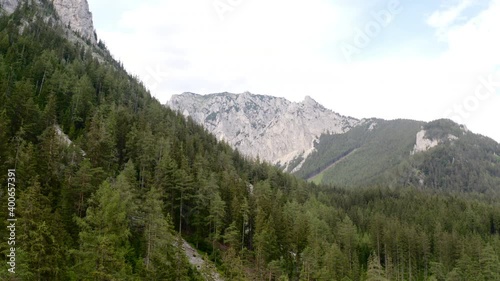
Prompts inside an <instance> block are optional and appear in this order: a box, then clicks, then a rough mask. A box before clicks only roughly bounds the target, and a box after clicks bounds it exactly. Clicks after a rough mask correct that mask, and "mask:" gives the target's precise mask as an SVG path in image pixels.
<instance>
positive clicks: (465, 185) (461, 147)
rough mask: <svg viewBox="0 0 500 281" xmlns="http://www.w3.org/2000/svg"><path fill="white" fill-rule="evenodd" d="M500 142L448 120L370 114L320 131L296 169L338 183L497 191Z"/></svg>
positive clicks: (499, 188)
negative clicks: (352, 124)
mask: <svg viewBox="0 0 500 281" xmlns="http://www.w3.org/2000/svg"><path fill="white" fill-rule="evenodd" d="M497 155H500V145H499V144H498V143H496V142H495V141H493V140H491V139H489V138H486V137H483V136H480V135H476V134H473V133H472V132H470V131H468V130H467V129H466V128H465V127H463V126H459V125H458V124H455V123H454V122H452V121H450V120H436V121H433V122H429V123H424V122H418V121H411V120H393V121H384V120H371V122H368V123H366V124H364V125H361V126H358V127H356V128H354V129H352V130H351V131H349V132H347V133H345V134H339V135H323V136H322V137H321V138H320V140H319V142H318V143H317V144H316V146H315V152H313V153H312V154H311V155H310V156H309V157H308V158H307V159H306V161H305V162H304V165H303V166H302V169H301V170H299V171H298V172H297V173H296V174H297V175H298V176H301V177H303V178H306V179H311V180H313V181H315V182H317V183H326V184H335V185H341V186H364V185H372V184H385V185H387V184H390V185H399V186H401V185H411V186H415V187H419V188H431V189H434V190H447V191H460V192H479V193H490V194H498V193H499V192H500V163H499V162H498V156H497Z"/></svg>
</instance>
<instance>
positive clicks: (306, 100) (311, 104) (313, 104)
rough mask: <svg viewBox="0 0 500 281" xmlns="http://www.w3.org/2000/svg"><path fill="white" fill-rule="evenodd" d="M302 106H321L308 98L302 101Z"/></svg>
mask: <svg viewBox="0 0 500 281" xmlns="http://www.w3.org/2000/svg"><path fill="white" fill-rule="evenodd" d="M302 104H304V105H307V106H318V105H319V106H321V104H319V103H318V102H317V101H315V100H314V99H313V98H311V97H310V96H306V97H305V98H304V101H302Z"/></svg>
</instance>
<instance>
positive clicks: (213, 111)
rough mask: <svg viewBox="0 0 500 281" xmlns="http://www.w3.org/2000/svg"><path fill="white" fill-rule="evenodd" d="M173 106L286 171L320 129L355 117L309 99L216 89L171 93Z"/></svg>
mask: <svg viewBox="0 0 500 281" xmlns="http://www.w3.org/2000/svg"><path fill="white" fill-rule="evenodd" d="M168 106H170V107H171V108H172V109H174V110H179V111H180V112H182V113H183V114H184V116H190V117H191V118H193V120H194V121H196V122H198V123H199V124H203V125H204V126H205V128H207V129H208V131H210V132H212V133H214V134H215V135H216V136H217V137H218V138H219V139H221V140H224V141H226V142H228V143H229V144H231V145H232V146H233V147H235V148H237V149H238V150H239V151H241V152H242V153H244V154H245V155H249V156H252V157H259V158H260V159H261V160H265V161H268V162H270V163H273V164H275V165H279V166H281V167H285V168H286V169H288V170H290V171H291V170H298V169H300V166H301V165H302V162H301V161H300V160H299V161H297V159H305V158H307V156H308V155H309V154H310V153H311V152H312V151H313V148H314V142H315V141H317V140H318V138H319V136H320V135H321V134H323V133H327V132H328V133H330V134H339V133H344V132H347V131H349V130H350V129H351V128H353V127H355V126H356V125H358V124H360V123H361V121H359V120H357V119H354V118H351V117H345V116H341V115H339V114H337V113H335V112H333V111H331V110H329V109H326V108H325V107H323V106H322V105H320V104H319V103H317V102H316V101H315V100H313V99H312V98H311V97H306V98H305V99H304V101H302V102H300V103H295V102H290V101H288V100H286V99H284V98H276V97H271V96H263V95H253V94H251V93H248V92H247V93H243V94H240V95H237V94H230V93H221V94H212V95H206V96H202V95H197V94H193V93H184V94H182V95H174V96H172V98H171V100H170V101H169V102H168Z"/></svg>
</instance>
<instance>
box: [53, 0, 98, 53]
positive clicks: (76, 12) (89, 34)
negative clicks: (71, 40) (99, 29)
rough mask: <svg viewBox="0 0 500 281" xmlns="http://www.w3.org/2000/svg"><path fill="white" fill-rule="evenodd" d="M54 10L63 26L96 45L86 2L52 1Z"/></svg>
mask: <svg viewBox="0 0 500 281" xmlns="http://www.w3.org/2000/svg"><path fill="white" fill-rule="evenodd" d="M52 3H53V5H54V8H55V9H56V12H57V14H58V15H59V17H60V18H61V21H62V23H63V24H64V25H65V26H68V25H69V27H70V28H71V30H73V31H75V32H78V33H80V35H81V36H82V37H83V38H87V39H90V41H91V42H92V43H93V44H96V43H97V41H96V38H95V33H94V32H95V31H94V24H93V22H92V13H91V12H90V10H89V4H88V2H87V0H54V1H53V2H52Z"/></svg>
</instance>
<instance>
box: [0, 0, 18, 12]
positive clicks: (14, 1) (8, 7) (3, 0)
mask: <svg viewBox="0 0 500 281" xmlns="http://www.w3.org/2000/svg"><path fill="white" fill-rule="evenodd" d="M0 5H1V6H2V9H3V10H4V11H5V12H7V14H11V13H13V12H14V11H15V10H16V8H17V6H18V5H19V0H0Z"/></svg>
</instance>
